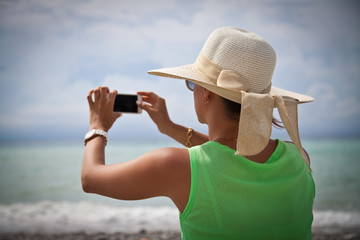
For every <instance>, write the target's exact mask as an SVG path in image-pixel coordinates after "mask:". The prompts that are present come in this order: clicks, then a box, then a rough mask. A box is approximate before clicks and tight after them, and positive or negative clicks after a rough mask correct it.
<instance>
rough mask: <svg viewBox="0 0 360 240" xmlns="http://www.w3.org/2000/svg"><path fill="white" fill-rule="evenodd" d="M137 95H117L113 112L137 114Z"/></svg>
mask: <svg viewBox="0 0 360 240" xmlns="http://www.w3.org/2000/svg"><path fill="white" fill-rule="evenodd" d="M137 100H138V95H129V94H117V95H116V98H115V103H114V112H122V113H139V109H138V106H137V105H136V101H137Z"/></svg>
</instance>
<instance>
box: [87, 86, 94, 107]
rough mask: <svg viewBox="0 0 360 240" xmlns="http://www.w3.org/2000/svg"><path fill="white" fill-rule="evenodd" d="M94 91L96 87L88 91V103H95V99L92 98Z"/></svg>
mask: <svg viewBox="0 0 360 240" xmlns="http://www.w3.org/2000/svg"><path fill="white" fill-rule="evenodd" d="M93 93H94V89H91V90H90V91H89V92H88V94H87V96H86V98H87V100H88V103H89V106H92V105H93V104H94V101H93V99H92V95H93Z"/></svg>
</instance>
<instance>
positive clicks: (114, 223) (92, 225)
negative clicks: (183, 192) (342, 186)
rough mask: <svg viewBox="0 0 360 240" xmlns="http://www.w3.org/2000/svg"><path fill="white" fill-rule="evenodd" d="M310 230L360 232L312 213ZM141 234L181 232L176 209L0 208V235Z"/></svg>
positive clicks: (349, 217) (351, 216)
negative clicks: (317, 228)
mask: <svg viewBox="0 0 360 240" xmlns="http://www.w3.org/2000/svg"><path fill="white" fill-rule="evenodd" d="M313 227H320V228H322V227H323V228H326V227H338V228H346V227H353V228H360V213H359V212H340V211H315V212H314V223H313ZM142 230H145V231H180V227H179V215H178V211H177V209H176V208H174V207H170V206H163V207H154V206H152V207H144V206H141V207H124V206H119V205H114V204H105V203H94V202H49V201H42V202H36V203H14V204H10V205H0V232H2V233H13V232H28V233H70V232H86V233H96V232H105V233H114V232H124V233H133V232H139V231H142Z"/></svg>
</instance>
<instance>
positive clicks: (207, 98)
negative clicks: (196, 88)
mask: <svg viewBox="0 0 360 240" xmlns="http://www.w3.org/2000/svg"><path fill="white" fill-rule="evenodd" d="M203 89H204V93H203V95H204V96H203V97H204V98H203V99H204V100H203V102H204V103H206V104H208V103H209V101H210V95H211V92H210V91H209V90H207V89H205V88H203Z"/></svg>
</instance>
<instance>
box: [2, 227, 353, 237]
mask: <svg viewBox="0 0 360 240" xmlns="http://www.w3.org/2000/svg"><path fill="white" fill-rule="evenodd" d="M35 239H36V240H107V239H109V240H181V234H180V232H174V231H154V232H147V231H145V230H142V231H140V232H137V233H121V232H116V233H104V232H99V233H86V232H76V233H58V234H51V233H26V232H18V233H0V240H35ZM312 239H313V240H360V228H356V227H355V228H336V227H335V228H329V227H327V228H313V238H312Z"/></svg>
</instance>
